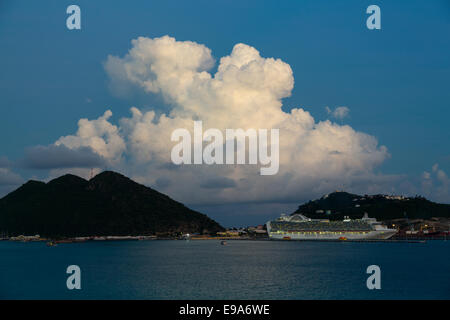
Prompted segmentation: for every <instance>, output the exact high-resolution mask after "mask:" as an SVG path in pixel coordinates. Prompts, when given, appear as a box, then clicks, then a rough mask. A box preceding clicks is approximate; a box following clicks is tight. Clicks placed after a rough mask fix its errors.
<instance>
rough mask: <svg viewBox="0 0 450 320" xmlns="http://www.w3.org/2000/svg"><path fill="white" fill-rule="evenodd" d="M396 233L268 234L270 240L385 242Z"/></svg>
mask: <svg viewBox="0 0 450 320" xmlns="http://www.w3.org/2000/svg"><path fill="white" fill-rule="evenodd" d="M395 233H396V231H370V232H367V233H366V234H355V233H350V232H342V233H340V234H337V235H336V234H327V232H324V233H322V234H319V233H316V234H314V233H309V234H306V233H305V234H298V233H289V232H286V233H269V238H270V239H272V240H342V239H346V240H386V239H389V238H391V237H392V236H393V235H394V234H395Z"/></svg>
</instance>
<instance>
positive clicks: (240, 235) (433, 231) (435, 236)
mask: <svg viewBox="0 0 450 320" xmlns="http://www.w3.org/2000/svg"><path fill="white" fill-rule="evenodd" d="M383 224H385V225H387V226H389V227H390V228H394V229H396V230H397V233H396V234H395V235H394V236H393V237H392V238H390V239H389V240H386V241H392V240H395V241H398V240H447V239H450V219H449V218H445V217H433V218H431V219H413V220H409V219H407V218H401V219H392V220H386V221H383ZM0 240H3V241H8V240H9V241H17V242H36V241H44V242H47V243H48V244H50V245H54V244H58V243H76V242H85V241H127V240H128V241H129V240H137V241H139V240H269V236H268V232H267V227H266V225H257V226H247V227H241V228H236V227H233V228H228V229H225V230H224V231H220V232H216V233H214V234H212V233H204V234H200V233H192V234H189V233H180V232H174V233H156V234H154V235H127V236H119V235H117V236H112V235H108V236H99V235H93V236H83V237H58V238H48V237H41V236H40V235H38V234H36V235H18V236H8V235H7V234H5V233H2V234H0Z"/></svg>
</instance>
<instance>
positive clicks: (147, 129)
mask: <svg viewBox="0 0 450 320" xmlns="http://www.w3.org/2000/svg"><path fill="white" fill-rule="evenodd" d="M214 63H215V61H214V59H213V57H212V55H211V50H210V49H208V48H207V47H205V46H204V45H201V44H198V43H195V42H191V41H176V40H175V39H174V38H171V37H168V36H164V37H161V38H154V39H149V38H144V37H140V38H138V39H136V40H133V41H132V48H131V49H130V51H129V52H128V53H127V54H126V55H125V56H124V57H114V56H109V57H108V59H107V61H106V62H105V69H106V72H107V73H108V75H109V77H110V79H111V85H112V88H113V89H114V88H119V87H121V86H123V85H128V86H129V85H133V86H137V87H139V88H142V90H144V91H145V92H147V93H152V94H161V95H162V96H163V97H164V99H165V101H166V103H167V105H168V106H169V109H170V111H169V112H167V113H164V114H161V115H160V116H157V113H156V112H155V111H147V112H142V111H140V110H139V109H137V108H135V107H133V108H131V117H129V118H123V119H121V120H120V122H119V125H118V126H117V125H114V124H112V123H111V122H110V121H109V117H110V116H111V111H109V110H108V111H106V113H105V114H104V115H103V116H101V117H100V118H99V119H96V120H87V119H82V120H80V121H79V129H78V132H77V133H76V134H75V135H71V136H66V137H62V138H60V139H59V140H58V141H57V142H56V144H58V145H61V144H62V145H65V146H66V147H68V148H79V147H82V146H83V147H90V148H91V149H92V150H94V151H95V152H97V153H98V154H99V155H101V156H102V157H104V158H105V159H107V160H109V161H110V165H111V166H113V167H116V168H119V169H121V170H122V171H124V172H125V173H127V174H131V175H132V176H133V177H134V178H135V179H137V180H139V181H140V182H144V183H147V184H155V185H159V186H161V188H164V190H163V191H164V192H167V193H169V194H171V195H173V196H175V197H177V199H180V200H183V201H187V202H189V203H219V202H229V201H233V202H236V201H243V202H244V201H285V200H289V199H295V200H296V201H298V198H299V194H300V193H304V196H305V197H308V196H312V195H317V194H320V193H323V192H329V191H330V189H332V188H336V187H342V186H343V185H344V186H345V187H346V188H347V189H351V187H352V186H364V187H365V188H364V190H366V191H370V189H369V188H368V187H367V186H368V185H370V187H372V188H375V189H376V186H377V184H378V183H383V181H385V180H386V177H383V176H377V175H374V174H373V170H374V168H375V167H376V166H377V165H379V164H380V163H382V162H383V160H385V159H386V158H387V157H388V152H387V149H386V148H385V147H384V146H378V144H377V140H376V139H375V138H374V137H372V136H370V135H367V134H365V133H362V132H357V131H355V130H353V129H352V128H351V127H350V126H347V125H338V124H336V123H333V122H330V121H328V120H327V121H322V122H316V121H315V120H314V118H313V117H312V116H311V114H310V113H309V112H307V111H305V110H304V109H302V108H294V109H292V110H291V111H290V112H284V111H283V110H282V109H281V107H282V99H283V98H285V97H288V96H289V95H290V94H291V90H292V89H293V86H294V78H293V74H292V70H291V68H290V66H289V65H288V64H286V63H285V62H283V61H281V60H280V59H274V58H263V57H261V55H260V53H259V52H258V51H257V50H256V49H255V48H253V47H251V46H248V45H245V44H242V43H240V44H237V45H235V46H234V48H233V50H232V52H231V54H230V55H229V56H225V57H223V58H221V59H220V62H219V65H218V68H217V72H215V73H214V74H212V73H210V72H209V70H211V69H212V68H213V67H214ZM341 111H342V110H341ZM344 111H345V110H344ZM347 111H348V110H347ZM193 120H202V121H203V127H204V129H208V128H218V129H220V130H225V129H226V128H242V129H244V130H246V129H249V128H254V129H259V128H264V129H272V128H275V129H280V170H279V173H278V174H277V175H275V176H260V175H259V173H258V172H259V168H257V167H255V166H249V165H237V166H231V165H228V166H227V165H220V166H219V165H215V166H207V165H203V166H174V165H173V164H171V160H170V151H171V148H172V146H173V144H174V143H172V142H171V140H170V135H171V133H172V131H173V130H175V129H176V128H186V129H188V130H192V126H193ZM214 181H218V183H216V184H214V183H213V182H214ZM369 181H370V184H369V183H368V182H369ZM219 182H220V183H219ZM372 191H377V190H372Z"/></svg>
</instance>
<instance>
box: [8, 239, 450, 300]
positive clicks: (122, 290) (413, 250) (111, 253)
mask: <svg viewBox="0 0 450 320" xmlns="http://www.w3.org/2000/svg"><path fill="white" fill-rule="evenodd" d="M69 265H78V266H79V267H80V268H81V290H68V289H67V287H66V279H67V277H68V276H69V275H68V274H66V268H67V266H69ZM369 265H378V266H379V267H380V269H381V289H380V290H369V289H367V286H366V280H367V277H368V276H369V275H368V274H367V273H366V269H367V266H369ZM449 272H450V241H428V242H426V243H356V242H289V241H287V242H282V241H280V242H276V241H229V242H228V245H226V246H221V245H220V243H219V241H213V240H211V241H209V240H208V241H206V240H201V241H200V240H197V241H192V240H191V241H170V240H168V241H162V240H158V241H117V242H102V241H99V242H96V241H91V242H85V243H71V244H59V245H58V246H57V247H47V246H46V245H45V243H43V242H35V243H20V242H10V241H0V298H1V299H449V298H450V276H449Z"/></svg>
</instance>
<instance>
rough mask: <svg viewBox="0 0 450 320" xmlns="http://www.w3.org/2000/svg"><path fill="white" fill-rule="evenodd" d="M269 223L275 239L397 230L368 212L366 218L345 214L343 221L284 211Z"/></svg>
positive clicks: (381, 235) (381, 234)
mask: <svg viewBox="0 0 450 320" xmlns="http://www.w3.org/2000/svg"><path fill="white" fill-rule="evenodd" d="M266 226H267V233H268V234H269V238H270V239H273V240H369V239H371V240H380V239H389V238H390V237H392V236H393V235H394V234H395V233H396V232H397V230H396V229H389V228H387V227H386V226H384V225H382V224H381V223H380V222H378V221H377V220H376V219H375V218H369V217H368V216H367V213H366V214H364V217H363V218H362V219H350V218H349V217H345V218H344V220H342V221H330V220H328V219H310V218H308V217H305V216H304V215H302V214H294V215H292V216H286V215H281V217H280V218H278V219H276V220H273V221H269V222H267V223H266Z"/></svg>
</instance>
